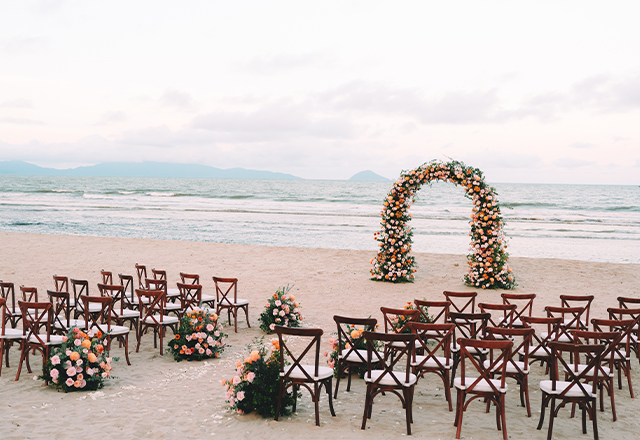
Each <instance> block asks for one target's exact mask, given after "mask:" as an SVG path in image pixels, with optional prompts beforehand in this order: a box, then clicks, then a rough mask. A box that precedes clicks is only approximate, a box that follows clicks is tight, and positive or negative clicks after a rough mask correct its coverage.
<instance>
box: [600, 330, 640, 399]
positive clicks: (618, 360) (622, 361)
mask: <svg viewBox="0 0 640 440" xmlns="http://www.w3.org/2000/svg"><path fill="white" fill-rule="evenodd" d="M591 323H592V324H593V329H594V330H595V331H597V332H606V331H607V330H608V331H609V332H615V333H616V334H618V335H619V339H617V340H616V341H609V342H610V343H611V347H610V349H608V350H607V351H605V352H604V353H603V354H602V359H603V360H611V362H612V364H613V365H612V366H613V368H615V369H616V370H617V372H618V389H620V390H621V389H622V373H624V375H625V376H627V383H628V385H629V395H630V396H631V398H632V399H633V398H634V397H635V396H634V394H633V385H632V383H631V349H630V348H631V340H632V335H633V332H634V325H635V324H636V323H637V321H636V320H634V319H625V320H620V319H597V318H594V319H592V320H591ZM601 341H607V339H606V338H601ZM600 343H602V342H600ZM611 373H613V369H612V370H611Z"/></svg>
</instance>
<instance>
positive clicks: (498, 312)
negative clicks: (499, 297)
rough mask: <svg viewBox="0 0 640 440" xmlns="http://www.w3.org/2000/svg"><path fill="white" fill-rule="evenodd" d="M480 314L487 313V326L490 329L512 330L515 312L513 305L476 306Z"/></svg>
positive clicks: (484, 304)
mask: <svg viewBox="0 0 640 440" xmlns="http://www.w3.org/2000/svg"><path fill="white" fill-rule="evenodd" d="M478 308H480V312H481V313H489V314H490V315H491V317H490V318H489V322H488V323H487V325H489V326H490V327H501V328H512V327H513V320H514V313H515V311H516V305H515V304H489V303H480V304H478Z"/></svg>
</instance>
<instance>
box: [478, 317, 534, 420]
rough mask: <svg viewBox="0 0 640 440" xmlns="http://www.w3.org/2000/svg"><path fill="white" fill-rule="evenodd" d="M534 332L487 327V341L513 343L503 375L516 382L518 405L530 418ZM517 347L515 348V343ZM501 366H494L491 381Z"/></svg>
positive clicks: (487, 363) (525, 329) (487, 364)
mask: <svg viewBox="0 0 640 440" xmlns="http://www.w3.org/2000/svg"><path fill="white" fill-rule="evenodd" d="M534 333H535V330H534V329H532V328H503V327H487V339H490V340H491V339H493V340H498V341H499V340H510V341H514V347H512V349H511V356H509V358H508V359H507V367H506V369H505V375H506V377H507V378H512V379H515V380H516V383H517V384H518V386H519V387H520V405H522V406H523V407H525V408H526V410H527V417H531V403H530V402H529V352H530V346H531V341H532V339H533V335H534ZM515 341H518V342H519V343H518V345H517V346H516V342H515ZM516 355H520V356H521V359H520V360H518V361H516V360H515V356H516ZM489 364H490V361H489V360H488V359H487V360H485V361H484V365H485V368H489ZM501 366H502V365H498V366H496V370H495V371H492V372H491V378H492V379H493V378H494V377H495V375H496V374H500V371H501V370H500V368H499V367H501Z"/></svg>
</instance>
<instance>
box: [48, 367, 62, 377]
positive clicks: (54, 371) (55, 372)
mask: <svg viewBox="0 0 640 440" xmlns="http://www.w3.org/2000/svg"><path fill="white" fill-rule="evenodd" d="M49 374H50V375H51V378H52V379H57V378H58V375H59V374H60V372H59V371H58V370H56V369H55V368H54V369H53V370H51V372H50V373H49Z"/></svg>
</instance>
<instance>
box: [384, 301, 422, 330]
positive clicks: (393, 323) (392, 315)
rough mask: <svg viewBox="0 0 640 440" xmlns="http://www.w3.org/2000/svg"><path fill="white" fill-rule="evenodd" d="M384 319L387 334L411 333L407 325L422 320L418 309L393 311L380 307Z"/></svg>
mask: <svg viewBox="0 0 640 440" xmlns="http://www.w3.org/2000/svg"><path fill="white" fill-rule="evenodd" d="M380 311H381V312H382V316H383V317H384V332H385V333H410V332H411V330H410V329H409V327H407V324H408V323H409V322H411V321H413V322H417V321H418V319H419V318H420V311H419V310H417V309H392V308H389V307H380Z"/></svg>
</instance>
